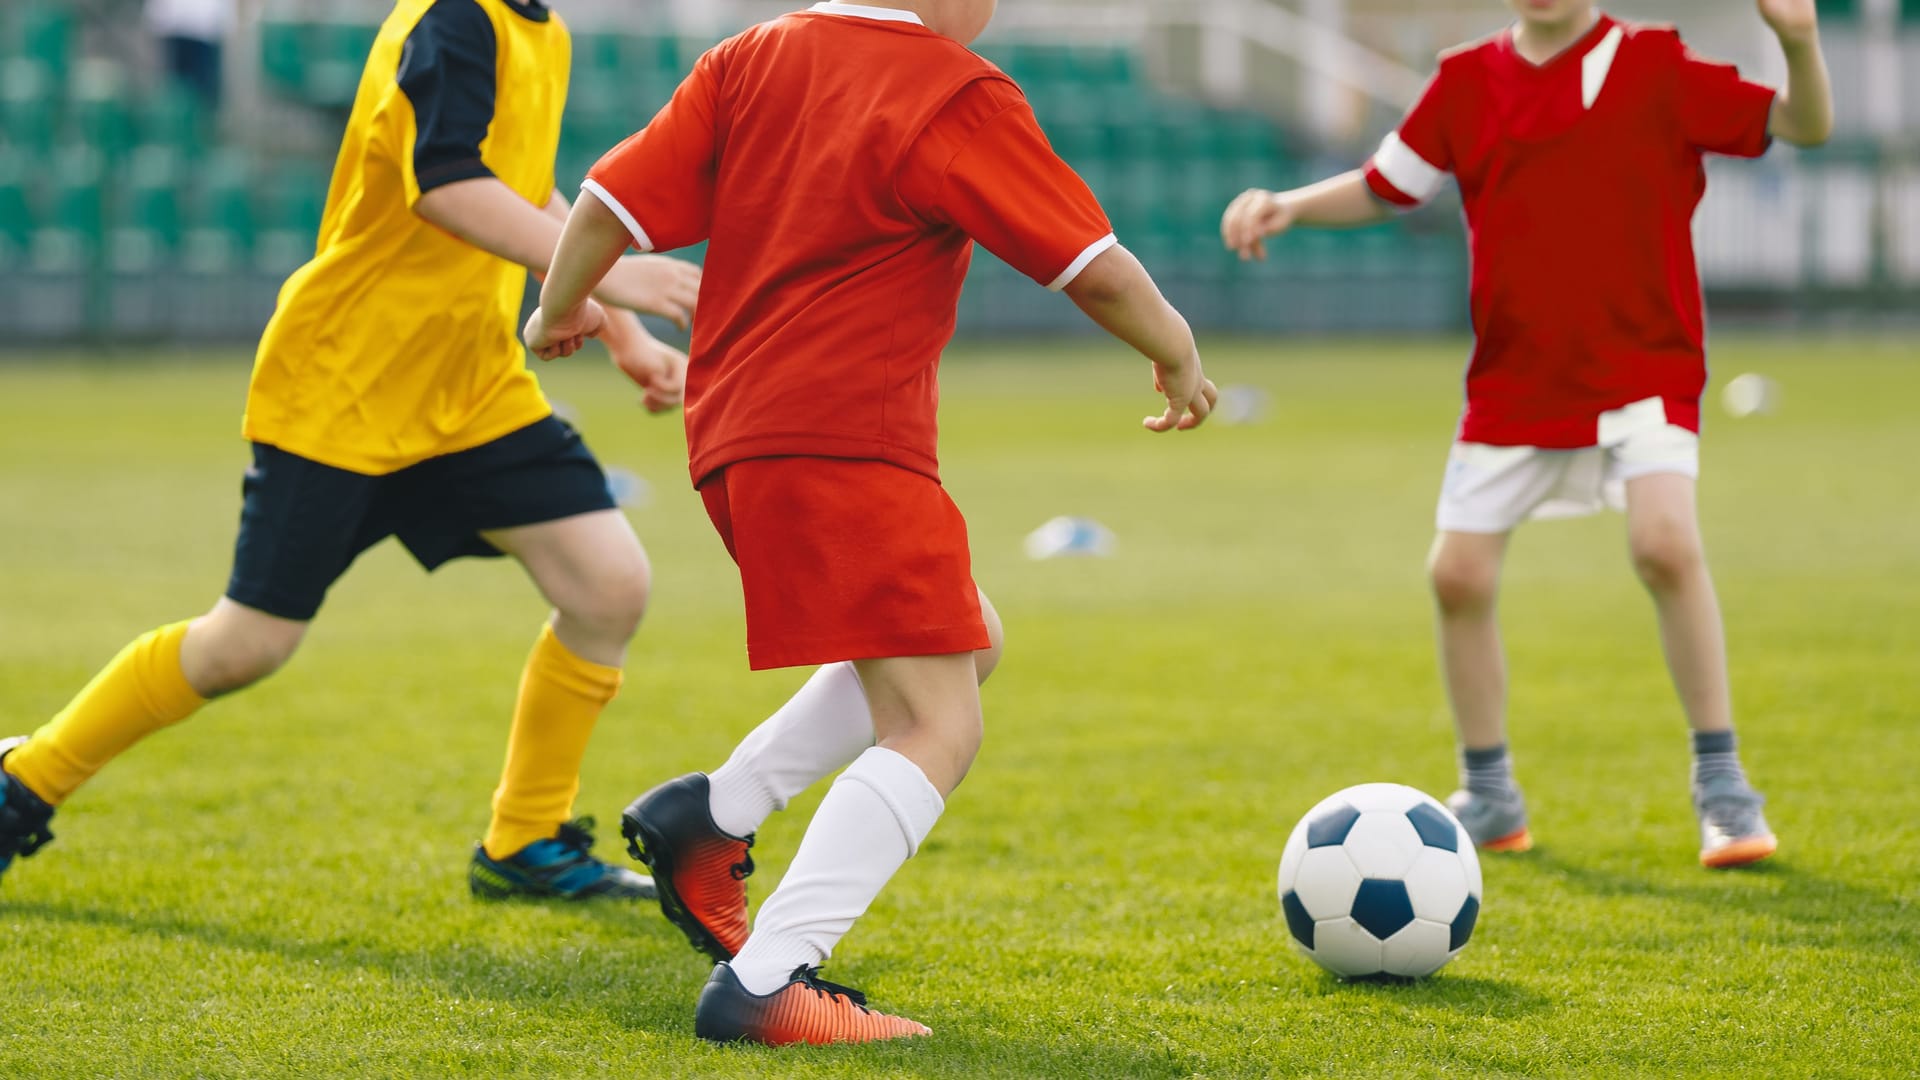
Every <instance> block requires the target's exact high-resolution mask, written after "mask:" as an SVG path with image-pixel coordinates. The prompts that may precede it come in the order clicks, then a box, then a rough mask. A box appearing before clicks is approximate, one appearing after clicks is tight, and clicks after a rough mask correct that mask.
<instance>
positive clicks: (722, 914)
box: [620, 773, 753, 960]
mask: <svg viewBox="0 0 1920 1080" xmlns="http://www.w3.org/2000/svg"><path fill="white" fill-rule="evenodd" d="M708 790H709V789H708V787H707V778H706V776H705V775H703V774H701V773H690V774H688V775H686V776H682V777H680V778H679V779H677V780H669V781H667V782H666V783H664V784H661V785H660V786H659V787H657V788H654V789H653V790H652V791H649V792H647V793H646V794H645V795H642V796H640V797H639V798H638V799H635V800H634V801H633V805H631V806H629V807H627V810H626V813H624V814H622V815H620V832H621V834H622V835H624V836H625V837H626V838H627V851H628V852H629V853H631V854H632V855H633V857H634V858H636V859H639V860H640V861H641V862H643V863H646V864H647V866H648V867H649V868H651V869H652V870H653V880H654V884H655V886H656V887H657V889H658V890H659V898H660V910H661V911H662V912H663V913H665V914H666V916H667V921H669V922H671V923H673V925H675V926H677V927H679V928H680V930H681V932H683V933H685V934H686V935H687V940H688V941H691V942H692V943H693V947H694V948H696V949H699V950H700V951H701V952H703V953H706V954H707V955H708V956H711V957H713V958H714V959H715V960H731V959H733V955H734V954H735V953H737V952H739V951H740V946H742V945H745V944H746V943H747V931H748V929H749V928H750V924H749V923H748V921H747V878H748V877H749V876H750V875H751V874H752V873H753V856H752V855H751V854H749V852H748V849H749V848H751V847H752V846H753V837H751V836H748V837H739V836H730V835H728V834H727V833H724V832H721V831H720V827H719V826H718V825H715V824H714V823H713V815H712V813H711V812H710V811H709V810H708V802H707V798H708Z"/></svg>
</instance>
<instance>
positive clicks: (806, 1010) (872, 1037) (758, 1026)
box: [693, 963, 933, 1046]
mask: <svg viewBox="0 0 1920 1080" xmlns="http://www.w3.org/2000/svg"><path fill="white" fill-rule="evenodd" d="M693 1033H694V1034H695V1035H698V1036H700V1037H701V1038H703V1039H706V1040H708V1041H709V1042H718V1043H729V1042H751V1043H760V1044H762V1045H764V1046H790V1045H792V1044H794V1043H805V1044H807V1045H809V1046H825V1045H827V1044H829V1043H865V1042H881V1041H884V1040H887V1039H914V1038H920V1037H922V1036H926V1035H931V1034H933V1029H931V1028H929V1027H927V1026H926V1025H925V1024H921V1023H916V1022H915V1021H912V1020H908V1019H907V1018H905V1017H903V1016H889V1015H887V1014H886V1013H882V1012H874V1011H873V1010H872V1009H869V1008H867V997H866V995H865V994H862V993H861V992H860V991H858V990H854V989H851V988H849V987H845V986H837V985H835V984H833V983H830V982H827V981H826V980H825V979H822V978H820V969H819V968H817V967H807V966H805V965H802V966H800V967H797V968H795V969H794V971H793V976H792V977H791V978H790V979H789V980H788V982H787V984H786V985H785V986H782V987H781V988H780V989H778V990H775V991H774V992H773V993H771V994H766V995H760V994H753V993H749V992H748V991H747V988H746V987H744V986H742V985H740V978H739V976H737V975H735V974H734V973H733V968H732V967H731V966H729V965H727V964H725V963H721V964H718V965H716V966H715V967H714V969H713V977H712V978H710V979H708V980H707V985H706V987H705V988H704V989H702V990H701V991H700V1005H699V1008H698V1009H696V1010H695V1011H694V1014H693Z"/></svg>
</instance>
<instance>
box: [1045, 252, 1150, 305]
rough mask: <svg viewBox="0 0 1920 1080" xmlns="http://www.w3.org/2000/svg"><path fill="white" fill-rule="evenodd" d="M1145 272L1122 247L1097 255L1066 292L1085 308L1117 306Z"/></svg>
mask: <svg viewBox="0 0 1920 1080" xmlns="http://www.w3.org/2000/svg"><path fill="white" fill-rule="evenodd" d="M1142 273H1144V271H1143V270H1142V268H1141V266H1140V262H1139V260H1137V259H1135V258H1134V257H1133V255H1132V253H1131V252H1129V251H1128V250H1127V249H1126V248H1124V247H1121V246H1120V245H1118V244H1115V245H1114V246H1112V247H1110V248H1108V249H1107V250H1105V251H1103V252H1101V253H1100V254H1098V255H1096V256H1094V259H1093V261H1092V262H1090V263H1088V264H1087V265H1086V267H1085V268H1084V269H1082V270H1081V271H1080V273H1078V274H1077V275H1075V276H1074V279H1073V280H1072V281H1070V282H1068V283H1067V286H1066V289H1065V290H1064V291H1065V292H1066V294H1067V296H1068V297H1069V298H1070V299H1072V300H1073V302H1074V303H1076V304H1079V305H1080V306H1081V307H1087V306H1090V305H1091V306H1102V307H1104V306H1107V305H1111V304H1117V303H1119V302H1121V301H1122V300H1124V299H1125V298H1126V297H1127V295H1128V293H1130V292H1132V290H1133V288H1134V285H1135V280H1136V278H1138V277H1139V276H1140V275H1141V274H1142Z"/></svg>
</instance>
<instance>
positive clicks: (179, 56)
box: [146, 0, 234, 112]
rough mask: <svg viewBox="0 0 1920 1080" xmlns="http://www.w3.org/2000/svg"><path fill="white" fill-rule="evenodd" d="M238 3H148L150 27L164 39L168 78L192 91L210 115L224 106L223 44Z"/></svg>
mask: <svg viewBox="0 0 1920 1080" xmlns="http://www.w3.org/2000/svg"><path fill="white" fill-rule="evenodd" d="M233 4H234V0H146V5H147V25H148V27H150V28H151V29H152V30H153V32H154V34H155V35H157V36H158V37H159V39H160V45H161V48H162V49H163V50H164V54H165V60H166V67H167V76H168V77H169V78H170V79H172V80H174V81H175V82H178V83H179V84H181V85H182V86H185V87H187V88H188V89H189V90H192V91H193V93H194V96H195V97H197V98H199V100H200V103H201V105H203V106H205V107H206V109H207V111H208V112H213V111H215V110H217V109H218V108H219V107H220V71H221V67H220V65H221V56H220V53H221V43H222V42H224V41H225V40H226V37H227V32H228V31H229V30H231V29H232V28H233Z"/></svg>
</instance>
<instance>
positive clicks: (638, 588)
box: [559, 559, 653, 637]
mask: <svg viewBox="0 0 1920 1080" xmlns="http://www.w3.org/2000/svg"><path fill="white" fill-rule="evenodd" d="M652 591H653V574H652V572H651V570H650V569H649V568H648V566H647V563H646V560H645V559H636V560H634V562H633V563H631V564H630V565H628V566H625V567H622V568H621V569H619V570H616V571H612V572H608V573H603V574H601V575H599V576H597V577H595V578H594V580H593V583H592V584H591V585H590V586H588V587H586V588H582V589H580V590H578V592H577V594H576V595H574V596H572V597H570V598H568V602H567V603H566V604H565V605H564V606H561V607H560V608H559V610H560V614H561V616H562V617H564V618H566V619H567V620H569V621H571V622H575V623H579V624H582V625H585V626H590V627H592V628H593V630H594V631H595V632H596V633H598V634H604V635H608V636H621V637H632V636H633V633H634V631H636V630H638V629H639V628H640V621H641V620H642V619H644V618H645V617H646V614H647V601H648V598H649V597H650V596H651V595H652Z"/></svg>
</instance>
